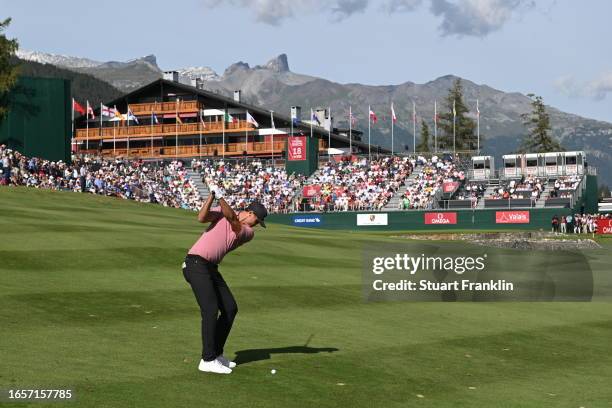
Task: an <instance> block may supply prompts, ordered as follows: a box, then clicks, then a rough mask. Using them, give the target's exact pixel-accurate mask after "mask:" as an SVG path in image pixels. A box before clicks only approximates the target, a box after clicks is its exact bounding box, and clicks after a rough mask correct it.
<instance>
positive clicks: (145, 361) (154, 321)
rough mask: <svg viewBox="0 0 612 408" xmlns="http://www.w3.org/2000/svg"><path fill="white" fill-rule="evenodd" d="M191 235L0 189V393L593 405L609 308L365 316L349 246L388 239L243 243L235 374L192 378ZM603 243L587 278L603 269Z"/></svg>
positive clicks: (418, 307)
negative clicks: (186, 269) (187, 262)
mask: <svg viewBox="0 0 612 408" xmlns="http://www.w3.org/2000/svg"><path fill="white" fill-rule="evenodd" d="M203 227H204V225H203V224H198V222H197V220H196V214H195V213H191V212H188V211H184V210H178V209H173V208H164V207H161V206H155V205H151V204H138V203H134V202H128V201H121V200H118V199H111V198H105V197H100V196H91V195H85V194H75V193H64V192H53V191H43V190H35V189H26V188H5V187H3V188H0V276H1V279H2V280H1V282H2V283H1V285H0V327H1V328H2V329H1V330H2V332H1V334H2V335H1V337H0V338H1V340H0V361H1V365H0V388H11V387H19V388H32V387H44V388H53V387H56V388H65V387H72V389H73V390H74V393H75V395H76V401H75V402H73V403H70V404H68V406H75V407H77V406H78V407H196V406H198V407H228V406H229V407H233V406H242V407H373V406H381V407H411V406H414V407H476V406H478V407H538V408H540V407H576V408H577V407H605V406H610V403H611V401H612V387H610V384H612V342H611V340H610V339H612V308H611V307H610V303H605V302H584V303H571V302H567V303H556V302H551V303H545V302H542V303H502V302H500V303H426V302H420V303H418V302H388V303H364V302H363V300H362V292H361V290H362V287H361V279H362V278H361V256H362V245H363V244H364V243H366V242H368V241H369V240H371V239H372V238H376V239H377V240H378V241H379V242H384V241H388V242H395V238H392V237H390V235H397V233H394V234H385V233H367V232H347V231H321V230H316V229H306V228H304V229H299V228H294V227H286V226H280V225H275V224H269V227H268V229H267V230H262V229H260V228H256V237H255V239H254V240H253V242H251V243H249V244H248V245H246V246H244V247H241V248H239V249H238V250H236V251H235V252H233V253H231V254H229V255H228V256H227V257H226V259H225V260H224V261H223V263H222V265H221V266H220V268H219V270H220V272H221V273H222V274H223V276H224V278H225V280H226V281H227V283H228V284H229V286H230V287H231V289H232V291H233V293H234V295H235V297H236V300H237V302H238V308H239V312H238V316H237V319H236V322H235V326H234V328H233V330H232V333H231V335H230V338H229V340H228V344H227V347H226V355H227V356H228V357H231V358H236V361H237V362H238V363H239V366H238V367H237V368H236V369H235V370H234V372H233V373H232V374H231V375H228V376H215V375H211V374H204V373H201V372H199V371H198V370H197V363H198V361H199V358H200V356H199V355H200V348H201V344H200V332H199V330H200V315H199V309H198V307H197V305H196V303H195V299H194V297H193V294H192V292H191V289H190V287H189V286H188V284H187V283H186V282H185V281H184V279H183V276H182V273H181V263H182V262H183V258H184V256H185V254H186V252H187V249H188V248H189V247H190V246H191V245H192V243H193V242H194V241H195V240H196V239H197V237H198V236H199V234H201V232H202V230H203ZM610 241H611V240H609V239H608V240H606V241H603V245H604V249H602V250H592V251H591V252H589V253H588V256H589V260H590V261H591V262H593V264H597V265H599V266H602V265H606V264H607V265H610V263H611V262H612V255H610V252H611V251H610V250H612V242H610ZM272 369H276V371H277V372H276V374H274V375H273V374H271V372H270V371H271V370H272ZM44 405H45V404H41V403H32V404H29V405H28V404H14V406H19V407H24V406H32V407H40V406H44ZM49 405H50V406H61V405H62V404H58V403H53V404H49ZM3 406H10V405H9V404H3Z"/></svg>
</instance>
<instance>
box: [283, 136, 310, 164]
mask: <svg viewBox="0 0 612 408" xmlns="http://www.w3.org/2000/svg"><path fill="white" fill-rule="evenodd" d="M287 140H288V142H287V149H288V150H289V160H290V161H297V160H306V136H294V137H289V138H287Z"/></svg>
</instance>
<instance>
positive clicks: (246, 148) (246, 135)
mask: <svg viewBox="0 0 612 408" xmlns="http://www.w3.org/2000/svg"><path fill="white" fill-rule="evenodd" d="M248 115H249V111H247V117H246V118H245V119H247V122H246V123H245V124H244V128H245V129H246V130H245V131H244V151H245V152H248V150H249V127H248V126H247V125H248V123H249V122H248V119H249V117H248Z"/></svg>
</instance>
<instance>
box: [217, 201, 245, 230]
mask: <svg viewBox="0 0 612 408" xmlns="http://www.w3.org/2000/svg"><path fill="white" fill-rule="evenodd" d="M219 205H220V206H221V212H222V213H223V216H224V217H225V219H226V220H227V221H228V222H229V223H230V225H231V226H232V231H234V232H235V233H236V234H238V233H240V230H241V229H242V226H241V225H240V221H238V216H237V215H236V213H235V212H234V210H232V207H230V206H229V204H228V203H227V202H225V200H224V199H223V198H220V199H219Z"/></svg>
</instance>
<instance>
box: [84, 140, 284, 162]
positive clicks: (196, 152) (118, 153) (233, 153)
mask: <svg viewBox="0 0 612 408" xmlns="http://www.w3.org/2000/svg"><path fill="white" fill-rule="evenodd" d="M284 150H285V141H284V140H282V141H278V142H277V141H275V142H274V150H272V145H271V143H269V142H249V143H226V145H225V156H226V157H238V156H240V157H241V156H242V155H243V152H244V151H246V152H247V155H249V156H271V155H272V153H274V155H278V156H279V157H280V155H281V154H282V153H283V151H284ZM215 151H216V154H217V156H218V157H221V156H223V144H209V145H201V146H198V145H194V146H178V149H177V148H176V147H175V146H162V147H159V146H156V147H154V148H153V149H151V148H150V147H139V148H132V149H129V151H128V149H126V148H121V149H103V150H102V156H104V157H105V158H115V157H130V158H134V159H136V158H162V159H163V158H173V157H179V158H185V157H199V156H203V157H204V156H214V155H215ZM77 154H98V151H97V150H93V149H90V150H85V149H79V150H78V151H77Z"/></svg>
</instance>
